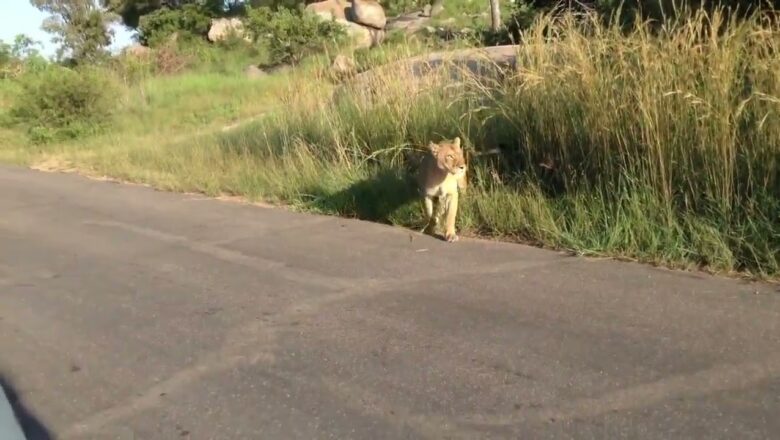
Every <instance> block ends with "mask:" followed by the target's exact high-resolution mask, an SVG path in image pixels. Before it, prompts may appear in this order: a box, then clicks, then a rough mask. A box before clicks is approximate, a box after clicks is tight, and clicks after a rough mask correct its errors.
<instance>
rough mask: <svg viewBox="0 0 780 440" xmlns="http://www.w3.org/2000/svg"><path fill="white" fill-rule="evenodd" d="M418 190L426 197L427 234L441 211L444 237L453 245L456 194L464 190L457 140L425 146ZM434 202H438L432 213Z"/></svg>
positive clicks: (464, 173)
mask: <svg viewBox="0 0 780 440" xmlns="http://www.w3.org/2000/svg"><path fill="white" fill-rule="evenodd" d="M417 178H418V181H419V183H420V191H421V192H422V195H423V197H424V198H425V199H424V201H425V215H426V217H427V219H428V225H427V226H426V227H425V231H424V232H425V233H426V234H433V233H434V232H435V230H436V225H437V224H438V222H439V220H438V217H439V214H440V213H441V211H442V208H444V211H445V212H446V221H445V225H444V226H445V229H444V231H445V232H444V238H445V239H446V240H447V241H449V242H453V241H456V240H457V239H458V236H457V235H456V234H455V216H456V215H457V213H458V192H464V191H465V190H466V159H465V158H464V157H463V149H462V148H461V146H460V138H459V137H456V138H455V139H453V140H452V141H444V142H441V143H438V144H435V143H433V142H431V143H429V144H428V152H427V154H426V155H425V157H424V158H423V161H422V164H421V165H420V172H419V175H418V176H417ZM434 201H436V202H438V203H437V204H438V207H437V209H436V212H434V209H433V208H434Z"/></svg>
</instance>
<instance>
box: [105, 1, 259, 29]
mask: <svg viewBox="0 0 780 440" xmlns="http://www.w3.org/2000/svg"><path fill="white" fill-rule="evenodd" d="M100 1H101V3H102V4H103V6H104V7H105V8H106V9H108V10H109V11H111V12H113V13H115V14H117V15H119V16H120V17H121V18H122V23H124V24H125V26H129V27H131V28H138V26H139V25H141V18H142V17H144V16H145V15H148V14H152V13H154V12H156V11H159V10H161V9H169V10H176V9H180V8H183V7H186V6H198V7H202V8H204V9H206V10H208V11H210V13H211V14H213V15H224V14H228V13H230V12H231V11H234V10H237V9H240V8H242V7H243V6H244V5H245V4H251V3H256V2H257V1H258V0H252V1H246V0H100Z"/></svg>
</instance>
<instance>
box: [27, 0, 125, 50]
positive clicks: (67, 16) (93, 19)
mask: <svg viewBox="0 0 780 440" xmlns="http://www.w3.org/2000/svg"><path fill="white" fill-rule="evenodd" d="M30 3H32V5H33V6H35V7H36V8H38V9H40V10H41V11H43V12H47V13H49V14H51V16H50V17H49V18H47V19H46V20H44V22H43V29H44V30H46V31H48V32H51V33H52V34H54V38H53V41H54V42H56V43H59V44H60V48H59V50H58V56H59V57H60V58H63V57H70V58H71V59H72V60H74V61H75V62H77V63H79V62H85V61H86V62H90V61H95V60H97V59H100V58H101V57H103V56H105V55H107V48H108V45H109V44H111V39H112V37H113V31H112V30H111V29H110V27H109V25H110V24H111V21H112V20H113V17H112V15H111V14H109V13H107V12H106V11H104V10H103V9H101V8H100V6H99V5H98V4H97V1H96V0H30Z"/></svg>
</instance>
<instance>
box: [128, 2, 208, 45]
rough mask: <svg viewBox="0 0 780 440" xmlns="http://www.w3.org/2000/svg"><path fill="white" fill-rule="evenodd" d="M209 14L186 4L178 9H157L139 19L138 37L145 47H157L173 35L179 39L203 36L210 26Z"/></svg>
mask: <svg viewBox="0 0 780 440" xmlns="http://www.w3.org/2000/svg"><path fill="white" fill-rule="evenodd" d="M211 18H212V14H211V12H210V11H209V10H208V9H206V8H204V7H202V6H199V5H196V4H188V5H185V6H183V7H181V8H179V9H168V8H162V9H158V10H156V11H154V12H152V13H150V14H147V15H144V16H143V17H141V21H140V23H139V25H138V36H139V40H140V41H141V43H143V44H145V45H147V46H158V45H160V44H162V43H164V42H165V41H166V40H168V39H169V38H170V37H171V36H172V35H173V34H178V36H179V38H184V39H187V38H193V37H196V38H200V37H203V36H205V35H206V34H207V33H208V31H209V26H210V25H211Z"/></svg>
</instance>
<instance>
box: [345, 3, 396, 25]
mask: <svg viewBox="0 0 780 440" xmlns="http://www.w3.org/2000/svg"><path fill="white" fill-rule="evenodd" d="M347 13H348V14H347V19H348V20H349V21H352V22H355V23H358V24H362V25H363V26H368V27H371V28H374V29H384V28H385V25H386V24H387V17H386V16H385V10H384V8H382V5H380V4H379V2H377V1H376V0H352V7H351V8H349V9H347Z"/></svg>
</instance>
